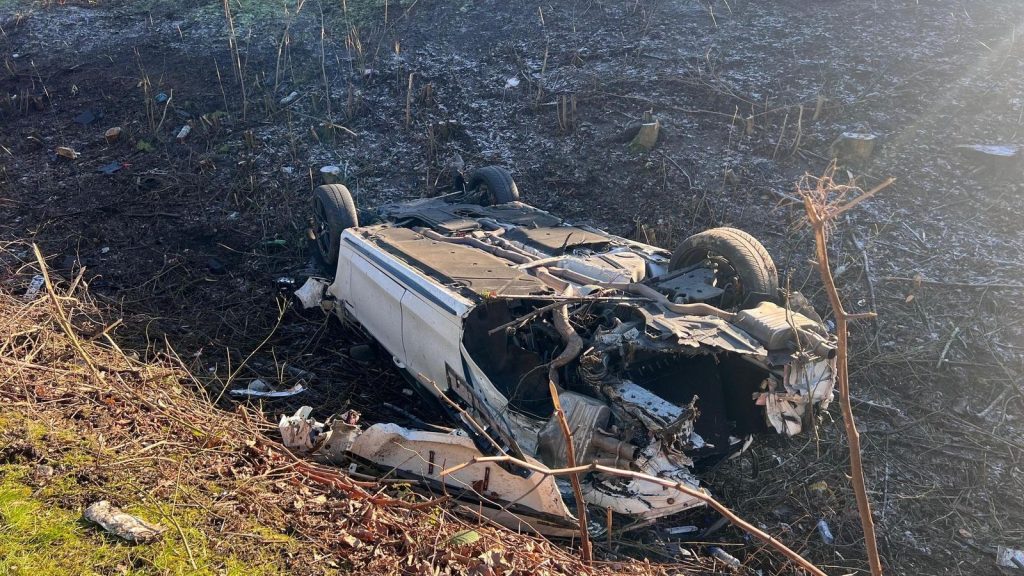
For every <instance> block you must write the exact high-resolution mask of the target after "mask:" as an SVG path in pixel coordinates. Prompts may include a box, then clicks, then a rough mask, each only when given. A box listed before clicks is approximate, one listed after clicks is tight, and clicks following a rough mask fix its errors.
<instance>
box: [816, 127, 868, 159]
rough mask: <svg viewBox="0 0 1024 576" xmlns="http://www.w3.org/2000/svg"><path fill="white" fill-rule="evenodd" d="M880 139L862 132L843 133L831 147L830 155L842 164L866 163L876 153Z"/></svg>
mask: <svg viewBox="0 0 1024 576" xmlns="http://www.w3.org/2000/svg"><path fill="white" fill-rule="evenodd" d="M877 139H878V137H877V136H875V135H874V134H866V133H861V132H843V133H842V134H840V135H839V137H838V138H836V140H835V142H833V143H832V146H830V147H829V149H828V150H829V154H831V155H832V157H833V158H836V159H838V160H840V161H842V162H866V161H867V160H868V159H870V158H871V154H872V153H873V152H874V151H875V142H876V141H877Z"/></svg>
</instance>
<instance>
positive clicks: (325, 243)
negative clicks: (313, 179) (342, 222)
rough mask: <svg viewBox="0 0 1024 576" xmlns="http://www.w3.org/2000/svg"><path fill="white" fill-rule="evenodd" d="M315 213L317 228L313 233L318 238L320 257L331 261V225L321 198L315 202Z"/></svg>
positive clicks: (317, 244)
mask: <svg viewBox="0 0 1024 576" xmlns="http://www.w3.org/2000/svg"><path fill="white" fill-rule="evenodd" d="M313 213H314V215H315V216H316V222H315V224H316V228H315V230H314V231H313V233H314V235H315V236H316V246H317V249H318V250H320V255H321V256H323V257H324V258H325V259H329V257H330V255H331V225H330V224H329V223H328V220H327V210H326V209H325V208H324V203H323V202H321V201H320V199H319V198H317V199H316V201H315V202H313Z"/></svg>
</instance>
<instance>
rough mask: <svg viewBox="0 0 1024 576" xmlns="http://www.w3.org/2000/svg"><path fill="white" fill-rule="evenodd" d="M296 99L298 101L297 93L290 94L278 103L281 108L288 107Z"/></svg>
mask: <svg viewBox="0 0 1024 576" xmlns="http://www.w3.org/2000/svg"><path fill="white" fill-rule="evenodd" d="M298 99H299V93H298V92H292V93H291V94H289V95H287V96H285V97H284V98H281V101H280V102H279V103H280V104H281V106H288V105H289V104H292V103H293V102H295V101H296V100H298Z"/></svg>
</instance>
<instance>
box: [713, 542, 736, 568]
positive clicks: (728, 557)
mask: <svg viewBox="0 0 1024 576" xmlns="http://www.w3.org/2000/svg"><path fill="white" fill-rule="evenodd" d="M708 554H710V555H712V556H714V557H715V558H718V559H719V560H721V561H722V562H725V563H726V564H728V565H729V566H732V567H733V568H739V567H740V566H742V565H743V563H742V562H740V560H739V558H737V557H735V556H733V555H732V554H729V553H728V552H726V551H725V550H722V549H721V548H719V547H718V546H711V547H710V548H708Z"/></svg>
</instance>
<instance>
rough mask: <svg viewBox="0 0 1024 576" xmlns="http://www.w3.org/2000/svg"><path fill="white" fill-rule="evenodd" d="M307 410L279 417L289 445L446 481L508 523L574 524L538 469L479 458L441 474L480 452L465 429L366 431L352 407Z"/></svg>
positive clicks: (558, 529) (437, 483)
mask: <svg viewBox="0 0 1024 576" xmlns="http://www.w3.org/2000/svg"><path fill="white" fill-rule="evenodd" d="M311 412H312V409H311V408H310V407H308V406H304V407H302V408H300V409H299V410H298V411H297V412H296V413H295V414H294V415H292V416H286V417H282V418H281V422H280V425H279V427H280V430H281V435H282V437H283V439H284V443H285V446H287V447H288V448H289V449H292V450H295V451H297V452H301V453H306V454H310V455H312V456H314V457H316V458H319V459H321V460H323V461H326V462H329V463H333V464H344V463H346V462H347V461H349V460H350V458H351V457H352V456H355V457H358V458H361V459H363V460H366V461H368V462H371V463H373V464H375V465H377V466H379V467H381V468H383V469H386V470H389V471H391V472H393V473H396V474H398V475H399V476H402V477H407V478H409V477H411V478H416V479H419V480H422V481H424V482H425V483H426V485H427V486H430V487H435V488H440V487H441V486H444V489H445V491H446V492H448V493H450V494H453V495H456V496H458V497H459V498H460V499H463V500H466V499H468V500H471V501H473V502H474V509H475V510H477V511H479V512H481V513H483V514H484V515H485V516H487V517H489V518H491V519H492V520H495V521H496V522H498V523H500V524H502V525H505V526H508V527H510V528H513V529H517V530H529V531H534V532H539V533H542V534H547V535H569V534H571V533H573V532H574V531H575V528H574V522H575V519H574V518H573V515H572V513H571V512H569V510H568V508H566V506H565V503H564V502H563V500H562V496H561V493H560V492H559V490H558V486H557V484H556V483H555V480H554V477H552V476H546V475H544V474H540V473H537V472H529V473H528V474H527V475H525V476H523V475H519V474H515V473H512V472H510V471H508V470H506V469H505V468H503V467H501V466H498V465H496V464H493V463H481V464H474V465H471V466H467V467H466V468H463V469H462V470H459V471H457V472H455V473H453V474H450V475H447V476H444V477H442V476H441V472H442V471H443V470H445V469H446V468H451V467H453V466H456V465H458V464H463V463H465V462H469V461H471V460H473V459H474V458H477V457H482V456H483V454H481V453H480V451H479V450H478V449H477V448H476V446H475V445H474V444H473V441H472V440H471V439H470V438H469V437H467V436H466V435H465V434H464V433H461V432H453V433H442V432H425V431H421V430H410V429H408V428H403V427H402V426H399V425H397V424H374V425H372V426H370V427H369V428H366V429H365V430H364V429H362V428H361V427H360V426H359V425H358V418H359V416H358V413H356V412H354V411H349V412H346V413H345V414H343V415H342V416H341V417H340V418H339V419H336V420H333V421H330V422H328V423H320V422H317V421H315V420H314V419H313V418H311V417H310V414H311ZM530 461H531V462H535V463H538V464H539V462H537V461H536V460H533V459H530Z"/></svg>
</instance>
